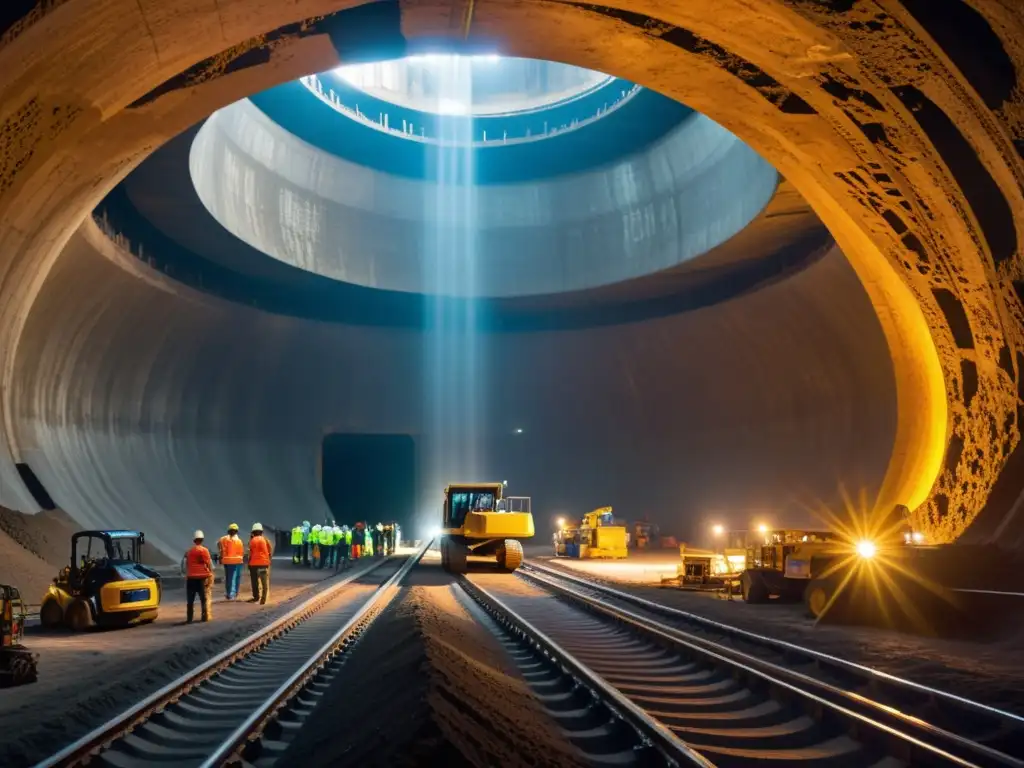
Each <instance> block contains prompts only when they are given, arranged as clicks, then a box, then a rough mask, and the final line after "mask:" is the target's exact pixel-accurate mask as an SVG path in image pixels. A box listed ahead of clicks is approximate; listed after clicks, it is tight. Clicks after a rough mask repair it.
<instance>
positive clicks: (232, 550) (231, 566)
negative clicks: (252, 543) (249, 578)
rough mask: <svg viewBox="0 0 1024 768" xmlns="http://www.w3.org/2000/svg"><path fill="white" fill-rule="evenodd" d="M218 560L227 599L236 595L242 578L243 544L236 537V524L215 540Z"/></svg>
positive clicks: (231, 598)
mask: <svg viewBox="0 0 1024 768" xmlns="http://www.w3.org/2000/svg"><path fill="white" fill-rule="evenodd" d="M217 550H218V552H219V554H220V561H221V563H223V565H224V592H225V594H226V596H227V599H228V600H234V599H235V598H237V597H238V583H239V581H241V578H242V561H243V560H244V559H245V545H244V544H243V543H242V540H241V539H240V538H238V526H237V525H236V524H235V523H232V524H231V525H229V526H228V532H227V535H226V536H221V537H220V541H218V542H217Z"/></svg>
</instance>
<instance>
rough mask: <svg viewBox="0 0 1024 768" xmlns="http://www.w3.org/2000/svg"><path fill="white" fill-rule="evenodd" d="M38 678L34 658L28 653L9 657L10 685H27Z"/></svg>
mask: <svg viewBox="0 0 1024 768" xmlns="http://www.w3.org/2000/svg"><path fill="white" fill-rule="evenodd" d="M38 679H39V674H38V669H37V668H36V660H35V659H34V658H32V656H30V655H29V654H27V653H25V654H18V655H17V656H16V657H15V658H13V659H11V685H12V686H15V685H28V684H29V683H34V682H35V681H36V680H38Z"/></svg>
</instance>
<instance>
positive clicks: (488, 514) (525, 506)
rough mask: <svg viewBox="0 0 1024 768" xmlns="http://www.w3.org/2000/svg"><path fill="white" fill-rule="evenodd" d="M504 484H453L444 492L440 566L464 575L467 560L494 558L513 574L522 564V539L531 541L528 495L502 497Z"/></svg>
mask: <svg viewBox="0 0 1024 768" xmlns="http://www.w3.org/2000/svg"><path fill="white" fill-rule="evenodd" d="M504 490H505V484H504V483H453V484H451V485H449V486H448V487H447V488H445V489H444V517H443V522H442V530H441V535H440V538H441V541H440V547H441V565H442V567H443V568H444V569H445V570H446V571H448V572H449V573H465V572H466V569H467V557H468V556H469V555H473V556H474V557H493V558H494V559H495V560H496V561H497V563H498V566H499V567H500V568H502V569H503V570H505V571H509V572H512V571H514V570H516V569H517V568H518V567H519V566H520V565H522V562H523V545H522V543H521V542H522V540H523V539H530V538H533V534H534V528H533V514H532V512H531V511H530V497H529V496H508V497H503V495H502V494H503V492H504Z"/></svg>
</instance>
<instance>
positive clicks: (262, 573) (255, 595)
mask: <svg viewBox="0 0 1024 768" xmlns="http://www.w3.org/2000/svg"><path fill="white" fill-rule="evenodd" d="M249 581H250V582H252V599H253V600H259V601H260V605H266V604H267V598H268V597H270V568H268V567H267V566H265V565H250V566H249ZM261 586H262V587H263V596H262V597H260V587H261Z"/></svg>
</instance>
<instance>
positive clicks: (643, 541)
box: [630, 520, 660, 549]
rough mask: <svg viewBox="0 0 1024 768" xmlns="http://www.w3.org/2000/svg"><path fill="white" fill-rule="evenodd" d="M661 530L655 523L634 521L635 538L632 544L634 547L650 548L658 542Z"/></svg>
mask: <svg viewBox="0 0 1024 768" xmlns="http://www.w3.org/2000/svg"><path fill="white" fill-rule="evenodd" d="M659 536H660V531H659V529H658V526H656V525H655V524H654V523H649V522H647V520H638V521H636V522H634V523H633V538H632V540H631V541H630V545H631V546H632V547H633V548H634V549H649V548H650V547H652V546H655V544H656V543H657V542H658V540H659Z"/></svg>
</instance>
